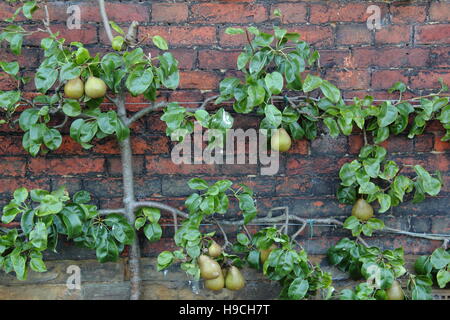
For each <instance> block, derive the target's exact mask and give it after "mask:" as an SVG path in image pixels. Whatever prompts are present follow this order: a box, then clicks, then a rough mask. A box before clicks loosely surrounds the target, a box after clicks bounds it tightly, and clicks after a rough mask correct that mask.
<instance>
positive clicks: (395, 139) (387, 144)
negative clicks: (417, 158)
mask: <svg viewBox="0 0 450 320" xmlns="http://www.w3.org/2000/svg"><path fill="white" fill-rule="evenodd" d="M381 146H382V147H383V148H385V149H386V150H387V151H388V152H390V153H395V152H412V151H413V150H414V148H413V140H412V139H409V138H408V137H407V136H394V135H392V136H390V137H389V139H388V140H385V141H383V142H382V143H381Z"/></svg>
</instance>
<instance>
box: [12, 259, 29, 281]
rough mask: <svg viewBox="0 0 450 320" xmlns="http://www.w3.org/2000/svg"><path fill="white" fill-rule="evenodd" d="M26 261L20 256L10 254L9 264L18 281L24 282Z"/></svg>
mask: <svg viewBox="0 0 450 320" xmlns="http://www.w3.org/2000/svg"><path fill="white" fill-rule="evenodd" d="M26 261H27V259H26V258H25V257H24V256H21V255H20V254H11V263H12V266H13V269H14V271H15V272H16V276H17V279H19V280H25V279H26V277H27V268H26Z"/></svg>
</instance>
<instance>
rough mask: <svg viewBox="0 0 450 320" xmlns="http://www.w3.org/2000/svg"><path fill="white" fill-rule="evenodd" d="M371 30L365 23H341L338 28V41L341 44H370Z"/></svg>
mask: <svg viewBox="0 0 450 320" xmlns="http://www.w3.org/2000/svg"><path fill="white" fill-rule="evenodd" d="M371 40H372V36H371V32H370V30H369V29H367V26H366V25H365V24H355V25H339V26H337V28H336V42H337V44H339V45H360V44H369V43H370V42H371Z"/></svg>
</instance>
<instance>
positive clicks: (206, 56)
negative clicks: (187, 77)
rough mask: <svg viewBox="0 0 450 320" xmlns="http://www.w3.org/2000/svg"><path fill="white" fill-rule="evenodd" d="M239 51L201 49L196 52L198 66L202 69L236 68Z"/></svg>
mask: <svg viewBox="0 0 450 320" xmlns="http://www.w3.org/2000/svg"><path fill="white" fill-rule="evenodd" d="M239 54H240V51H224V50H202V51H200V52H199V53H198V60H199V67H200V68H202V69H207V70H211V69H236V61H237V58H238V56H239Z"/></svg>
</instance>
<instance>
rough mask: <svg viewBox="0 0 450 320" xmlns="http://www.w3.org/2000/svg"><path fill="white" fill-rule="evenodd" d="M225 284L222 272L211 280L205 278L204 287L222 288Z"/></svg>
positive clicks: (210, 288)
mask: <svg viewBox="0 0 450 320" xmlns="http://www.w3.org/2000/svg"><path fill="white" fill-rule="evenodd" d="M224 285H225V279H224V277H223V275H222V274H220V275H219V276H218V277H217V278H215V279H211V280H205V287H206V288H208V289H209V290H216V291H217V290H222V289H223V287H224Z"/></svg>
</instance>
